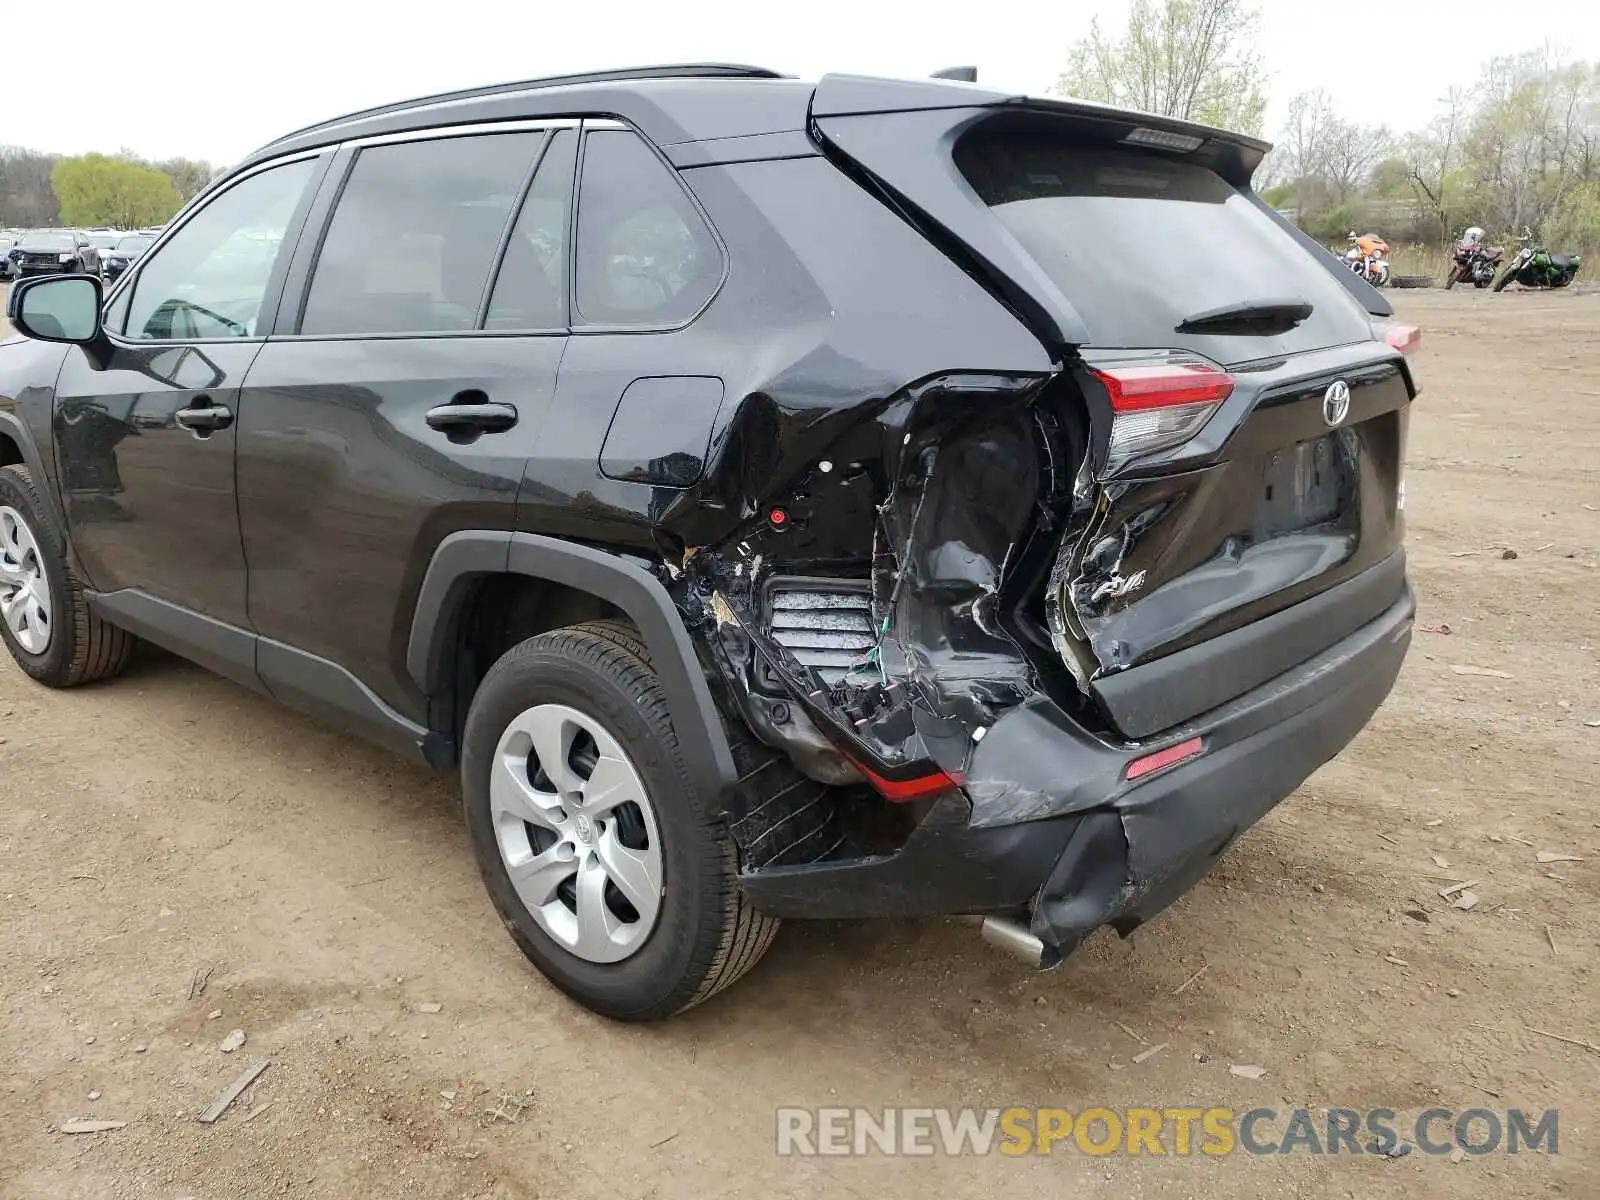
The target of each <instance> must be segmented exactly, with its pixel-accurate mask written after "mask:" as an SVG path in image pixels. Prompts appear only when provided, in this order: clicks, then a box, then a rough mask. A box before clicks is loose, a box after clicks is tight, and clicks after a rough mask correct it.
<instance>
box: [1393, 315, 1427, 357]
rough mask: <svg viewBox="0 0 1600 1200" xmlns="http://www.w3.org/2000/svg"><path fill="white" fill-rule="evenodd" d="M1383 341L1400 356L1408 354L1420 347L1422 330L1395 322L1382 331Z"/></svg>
mask: <svg viewBox="0 0 1600 1200" xmlns="http://www.w3.org/2000/svg"><path fill="white" fill-rule="evenodd" d="M1383 340H1384V341H1386V342H1388V343H1389V345H1390V346H1391V347H1392V348H1393V349H1395V350H1398V351H1400V353H1401V354H1410V353H1411V352H1412V351H1413V350H1415V349H1417V348H1418V347H1419V346H1421V345H1422V330H1420V329H1418V328H1417V327H1416V326H1415V325H1402V324H1400V323H1399V322H1398V321H1395V322H1393V323H1391V324H1390V325H1389V326H1388V327H1387V328H1386V329H1385V330H1384V331H1383Z"/></svg>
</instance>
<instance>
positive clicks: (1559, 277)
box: [1494, 229, 1583, 292]
mask: <svg viewBox="0 0 1600 1200" xmlns="http://www.w3.org/2000/svg"><path fill="white" fill-rule="evenodd" d="M1517 241H1519V242H1522V243H1524V245H1523V247H1522V249H1521V250H1518V251H1517V254H1516V257H1515V258H1513V259H1512V260H1511V261H1510V262H1509V263H1507V264H1506V269H1505V270H1504V271H1502V272H1501V273H1500V278H1499V279H1496V280H1495V281H1494V290H1495V291H1497V292H1499V291H1504V290H1505V286H1506V284H1508V283H1510V282H1512V281H1513V280H1515V281H1516V282H1517V283H1520V284H1521V285H1522V286H1523V287H1533V288H1564V287H1566V286H1567V284H1569V283H1571V282H1572V281H1573V280H1574V279H1575V278H1577V275H1578V267H1579V265H1580V264H1581V263H1582V261H1583V258H1582V256H1581V255H1577V254H1551V253H1550V251H1548V250H1546V249H1545V248H1544V247H1543V246H1541V245H1539V244H1538V243H1537V242H1536V241H1534V240H1533V231H1532V230H1529V229H1524V230H1523V231H1522V236H1521V237H1520V238H1518V239H1517Z"/></svg>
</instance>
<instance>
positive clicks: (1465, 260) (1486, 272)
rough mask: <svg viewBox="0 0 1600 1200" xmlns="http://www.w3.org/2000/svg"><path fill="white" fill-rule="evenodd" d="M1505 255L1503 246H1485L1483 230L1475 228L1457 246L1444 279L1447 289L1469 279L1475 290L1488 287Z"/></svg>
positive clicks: (1464, 235)
mask: <svg viewBox="0 0 1600 1200" xmlns="http://www.w3.org/2000/svg"><path fill="white" fill-rule="evenodd" d="M1505 253H1506V252H1505V248H1504V247H1503V246H1485V245H1484V244H1483V230H1481V229H1479V228H1478V227H1477V226H1473V227H1472V228H1471V229H1469V230H1467V232H1466V233H1465V234H1463V235H1462V238H1461V240H1460V241H1459V242H1457V243H1456V245H1455V251H1454V256H1453V258H1452V260H1451V263H1450V270H1449V271H1448V272H1447V273H1446V275H1445V277H1444V286H1445V289H1446V290H1447V291H1448V290H1449V289H1450V288H1453V287H1454V286H1455V285H1456V284H1458V283H1464V282H1466V281H1467V280H1469V279H1470V280H1471V281H1472V286H1473V287H1475V288H1486V287H1488V286H1489V285H1490V284H1491V283H1493V282H1494V273H1495V271H1496V270H1498V269H1499V267H1500V260H1501V259H1502V258H1504V257H1505Z"/></svg>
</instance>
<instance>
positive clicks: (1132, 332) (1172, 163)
mask: <svg viewBox="0 0 1600 1200" xmlns="http://www.w3.org/2000/svg"><path fill="white" fill-rule="evenodd" d="M955 160H956V166H957V167H958V168H959V169H960V171H961V173H962V174H963V175H964V176H965V177H966V179H967V182H968V183H970V184H971V185H972V188H973V190H974V191H976V192H977V193H978V195H979V196H980V197H981V198H982V199H983V202H984V203H985V204H987V205H988V206H989V207H990V208H991V209H993V210H994V213H995V215H996V216H997V217H998V218H999V219H1000V221H1001V222H1002V223H1003V224H1004V225H1005V227H1006V228H1007V229H1008V230H1009V231H1010V232H1011V233H1012V235H1013V236H1014V237H1016V239H1017V240H1018V241H1019V242H1021V243H1022V245H1023V247H1024V248H1025V249H1026V250H1027V251H1028V253H1029V254H1030V255H1031V256H1032V257H1033V258H1034V259H1035V260H1036V261H1037V262H1038V264H1039V266H1040V268H1041V269H1042V270H1043V271H1044V273H1045V274H1046V275H1047V276H1048V277H1049V278H1050V280H1051V282H1053V283H1054V284H1055V285H1056V286H1057V287H1059V288H1060V289H1061V291H1062V293H1063V295H1065V296H1066V298H1067V299H1068V300H1069V301H1070V302H1071V303H1072V305H1073V307H1074V308H1076V309H1077V311H1078V313H1079V315H1080V316H1081V317H1082V318H1083V320H1084V322H1085V323H1086V324H1087V325H1088V327H1089V337H1090V342H1091V344H1093V345H1097V346H1135V347H1174V346H1175V347H1181V348H1184V349H1190V350H1195V351H1198V352H1200V353H1202V354H1206V355H1208V356H1210V357H1212V358H1215V359H1218V360H1219V361H1222V362H1239V361H1242V360H1244V359H1249V358H1259V357H1262V356H1264V355H1269V354H1277V353H1290V352H1294V351H1300V350H1309V349H1314V348H1318V347H1322V346H1332V345H1340V344H1344V343H1347V342H1356V341H1361V340H1363V339H1365V338H1369V337H1371V332H1370V326H1369V324H1368V321H1367V318H1366V316H1365V315H1364V313H1363V312H1362V311H1361V309H1360V306H1359V305H1357V304H1356V302H1355V301H1354V299H1353V298H1352V297H1351V296H1350V294H1349V292H1347V291H1346V290H1345V288H1344V287H1343V286H1342V285H1341V284H1340V282H1339V281H1338V280H1337V279H1335V278H1334V277H1333V276H1332V275H1331V274H1330V273H1329V272H1328V270H1327V268H1325V267H1324V266H1322V265H1321V264H1319V263H1317V262H1316V261H1315V260H1314V259H1313V258H1312V257H1311V256H1310V254H1309V253H1308V252H1307V251H1306V250H1305V249H1303V248H1302V247H1301V246H1300V244H1299V243H1298V242H1296V241H1295V240H1294V239H1293V238H1292V237H1290V236H1289V235H1288V234H1287V233H1286V232H1284V231H1283V230H1282V229H1281V228H1279V227H1278V226H1277V225H1276V224H1275V223H1274V222H1273V220H1272V218H1271V217H1269V216H1268V215H1267V214H1266V213H1264V212H1262V211H1261V210H1260V209H1259V208H1257V207H1256V206H1255V205H1254V204H1253V203H1252V202H1251V201H1250V199H1249V198H1248V197H1246V196H1245V195H1243V194H1242V193H1241V192H1239V191H1238V190H1237V189H1236V188H1234V187H1233V186H1232V185H1231V184H1229V183H1228V182H1227V181H1226V180H1224V179H1223V178H1222V177H1221V176H1219V175H1217V174H1216V173H1215V172H1213V171H1211V170H1209V169H1207V168H1206V167H1203V166H1200V165H1198V164H1196V163H1192V162H1185V161H1183V160H1181V159H1175V158H1170V157H1167V156H1164V155H1161V154H1158V153H1154V152H1141V151H1131V150H1122V149H1113V148H1110V147H1104V146H1091V145H1082V144H1076V143H1073V142H1070V141H1067V140H1065V139H1062V138H1060V137H1053V136H1050V135H1047V134H1036V133H1008V134H988V135H985V134H981V133H980V134H978V135H975V136H973V137H970V138H968V139H967V140H965V141H964V142H962V143H960V144H959V145H958V146H957V147H956V153H955ZM1261 300H1299V301H1305V302H1308V303H1310V304H1311V305H1312V306H1313V307H1312V313H1311V316H1310V317H1308V318H1307V319H1306V320H1305V321H1303V322H1302V323H1301V324H1300V325H1299V326H1298V327H1297V328H1295V329H1293V330H1291V331H1289V332H1288V333H1284V334H1278V335H1271V336H1262V335H1228V336H1223V335H1218V334H1214V333H1213V334H1179V333H1177V332H1176V331H1175V328H1174V327H1175V326H1177V325H1178V324H1180V323H1181V322H1183V321H1184V320H1185V319H1186V318H1190V317H1194V316H1196V315H1198V314H1200V313H1205V312H1211V311H1215V310H1217V309H1221V308H1226V307H1230V306H1233V305H1237V304H1241V303H1244V302H1248V301H1261Z"/></svg>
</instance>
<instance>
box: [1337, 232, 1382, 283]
mask: <svg viewBox="0 0 1600 1200" xmlns="http://www.w3.org/2000/svg"><path fill="white" fill-rule="evenodd" d="M1343 261H1344V265H1345V266H1347V267H1349V268H1350V269H1351V270H1352V271H1354V272H1355V273H1356V274H1357V275H1359V276H1361V278H1363V279H1365V280H1366V281H1367V282H1368V283H1370V284H1371V285H1372V286H1373V287H1383V286H1384V285H1385V284H1387V283H1388V282H1389V243H1388V242H1386V241H1384V240H1383V239H1382V238H1381V237H1379V236H1378V235H1377V234H1375V233H1368V234H1363V235H1360V236H1358V235H1357V234H1356V231H1355V230H1353V229H1352V230H1351V231H1350V249H1348V250H1346V251H1345V252H1344V260H1343Z"/></svg>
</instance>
